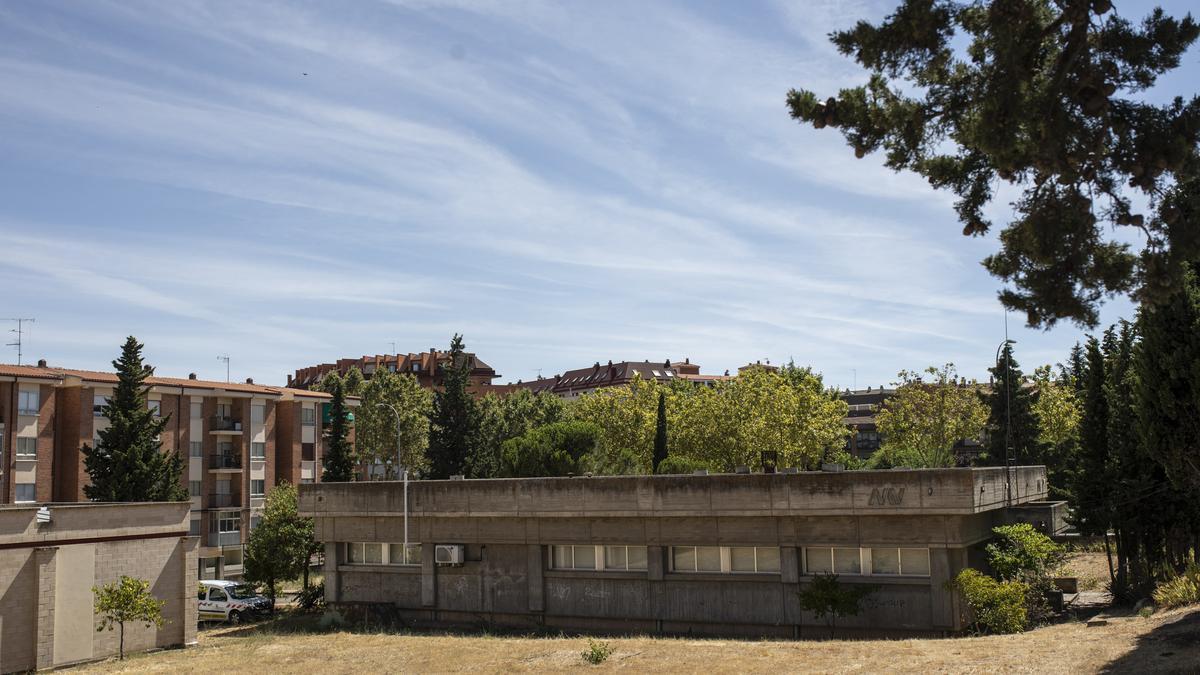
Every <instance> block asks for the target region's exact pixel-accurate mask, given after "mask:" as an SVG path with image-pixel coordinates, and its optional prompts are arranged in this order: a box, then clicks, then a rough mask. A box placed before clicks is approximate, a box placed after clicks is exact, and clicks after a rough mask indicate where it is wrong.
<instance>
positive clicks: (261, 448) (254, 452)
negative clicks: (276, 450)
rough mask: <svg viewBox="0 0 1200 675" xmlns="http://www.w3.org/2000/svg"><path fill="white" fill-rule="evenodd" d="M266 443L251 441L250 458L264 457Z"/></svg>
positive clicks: (265, 456)
mask: <svg viewBox="0 0 1200 675" xmlns="http://www.w3.org/2000/svg"><path fill="white" fill-rule="evenodd" d="M266 458H267V444H266V443H251V444H250V459H266Z"/></svg>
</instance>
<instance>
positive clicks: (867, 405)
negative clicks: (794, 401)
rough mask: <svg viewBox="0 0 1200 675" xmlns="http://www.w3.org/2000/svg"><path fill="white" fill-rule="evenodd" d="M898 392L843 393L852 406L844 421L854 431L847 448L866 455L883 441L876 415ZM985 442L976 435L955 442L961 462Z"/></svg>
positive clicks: (869, 390) (887, 390) (879, 390)
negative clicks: (981, 442) (876, 422)
mask: <svg viewBox="0 0 1200 675" xmlns="http://www.w3.org/2000/svg"><path fill="white" fill-rule="evenodd" d="M895 395H896V390H895V389H890V388H886V387H879V388H872V387H867V388H866V389H858V390H854V391H851V390H849V389H847V390H845V391H843V392H842V393H841V397H842V400H843V401H845V402H846V403H847V404H849V406H850V410H849V411H848V412H847V413H846V419H845V423H846V426H848V427H850V430H851V432H852V433H851V435H850V436H849V437H848V438H847V439H846V452H849V453H850V454H851V455H854V456H855V457H858V458H859V459H867V458H868V457H870V456H871V455H872V454H874V453H875V451H876V450H878V449H879V448H880V446H881V445H882V444H883V435H882V434H880V433H879V429H878V428H877V427H876V426H875V415H876V414H877V413H878V412H879V411H880V410H881V409H882V408H883V405H884V403H885V402H886V401H887V400H888V399H889V398H891V397H892V396H895ZM982 449H983V446H982V445H981V444H980V443H979V441H978V440H976V439H963V440H960V441H959V442H958V443H956V444H955V445H954V455H955V457H957V458H958V463H959V465H961V466H967V465H968V464H970V463H971V460H972V459H974V458H975V457H977V456H979V453H980V452H981V451H982Z"/></svg>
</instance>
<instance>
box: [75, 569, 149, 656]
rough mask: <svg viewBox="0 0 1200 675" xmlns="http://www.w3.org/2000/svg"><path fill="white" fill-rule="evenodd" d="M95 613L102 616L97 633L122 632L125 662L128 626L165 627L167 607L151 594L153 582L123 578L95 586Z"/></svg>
mask: <svg viewBox="0 0 1200 675" xmlns="http://www.w3.org/2000/svg"><path fill="white" fill-rule="evenodd" d="M92 595H94V596H95V601H96V602H95V612H96V614H97V615H99V616H100V622H99V623H98V624H97V625H96V632H100V631H102V630H113V629H114V628H116V629H117V630H118V631H119V632H120V641H119V643H118V644H119V647H118V650H119V651H118V654H119V655H120V657H119V658H120V659H121V660H124V659H125V624H127V623H141V624H142V625H143V626H145V627H146V628H149V627H151V626H158V627H160V628H161V627H162V625H163V623H164V622H165V620H164V619H163V615H162V609H163V606H164V605H166V604H167V602H166V601H165V600H158V599H156V598H155V597H154V595H153V594H152V593H151V592H150V582H149V581H146V580H144V579H136V578H134V577H130V576H126V575H124V574H122V575H121V578H120V579H118V580H116V581H114V582H112V583H109V584H105V585H103V586H93V587H92Z"/></svg>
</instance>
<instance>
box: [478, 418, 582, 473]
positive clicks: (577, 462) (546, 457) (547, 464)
mask: <svg viewBox="0 0 1200 675" xmlns="http://www.w3.org/2000/svg"><path fill="white" fill-rule="evenodd" d="M599 436H600V429H599V428H597V427H596V425H594V424H590V423H588V422H578V421H567V422H555V423H553V424H547V425H545V426H541V427H538V428H536V429H534V430H532V431H530V432H529V433H527V434H525V435H523V436H518V437H516V438H510V439H508V440H507V441H504V446H503V450H502V453H503V464H502V466H501V470H500V475H501V476H503V477H506V478H535V477H539V476H571V475H576V476H578V475H582V474H583V473H585V472H587V471H588V470H589V469H590V462H591V453H592V451H593V450H595V449H596V442H597V440H598V439H599Z"/></svg>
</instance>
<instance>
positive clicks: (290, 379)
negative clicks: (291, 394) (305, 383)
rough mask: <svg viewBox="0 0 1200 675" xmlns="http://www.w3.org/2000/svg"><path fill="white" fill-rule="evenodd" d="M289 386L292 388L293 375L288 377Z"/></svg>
mask: <svg viewBox="0 0 1200 675" xmlns="http://www.w3.org/2000/svg"><path fill="white" fill-rule="evenodd" d="M287 386H289V387H290V386H292V376H291V375H288V383H287Z"/></svg>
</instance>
